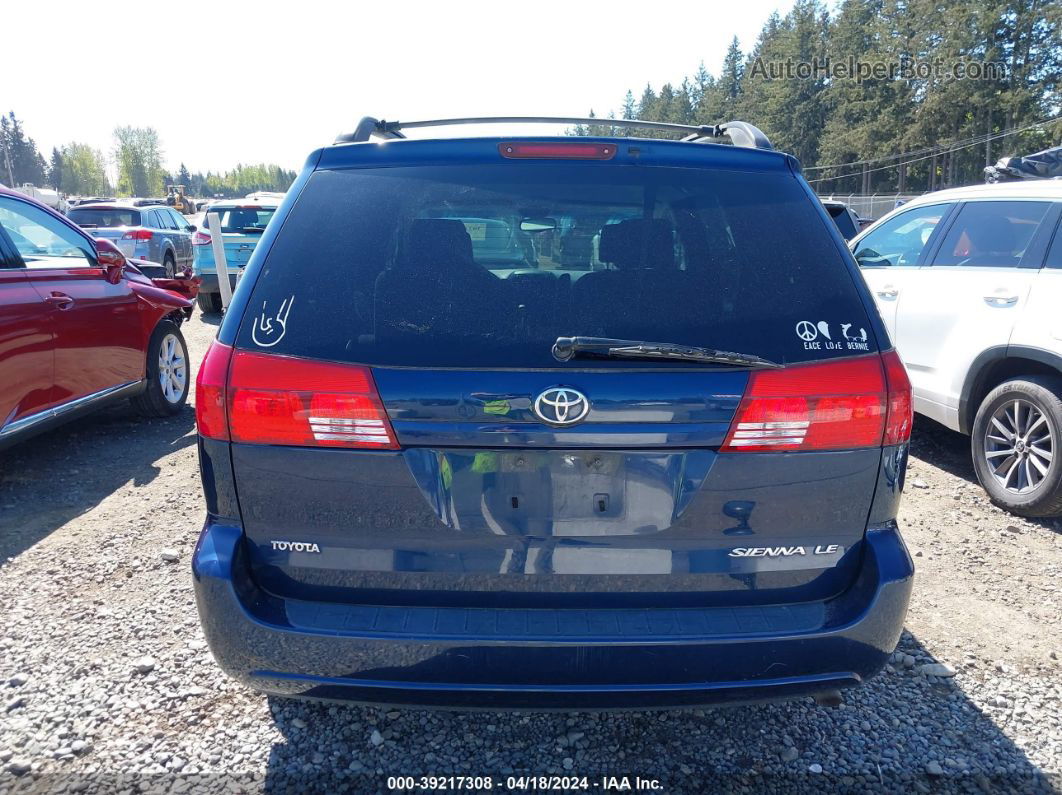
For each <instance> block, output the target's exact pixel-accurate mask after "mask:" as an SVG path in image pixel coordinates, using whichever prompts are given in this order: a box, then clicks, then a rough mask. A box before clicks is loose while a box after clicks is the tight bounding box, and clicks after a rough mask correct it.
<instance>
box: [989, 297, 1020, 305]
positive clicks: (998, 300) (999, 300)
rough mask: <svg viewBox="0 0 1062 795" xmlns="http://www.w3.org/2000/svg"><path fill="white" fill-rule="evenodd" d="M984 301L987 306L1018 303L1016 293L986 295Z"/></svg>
mask: <svg viewBox="0 0 1062 795" xmlns="http://www.w3.org/2000/svg"><path fill="white" fill-rule="evenodd" d="M985 303H986V304H988V305H989V306H1014V305H1015V304H1016V303H1018V296H1016V295H986V296H985Z"/></svg>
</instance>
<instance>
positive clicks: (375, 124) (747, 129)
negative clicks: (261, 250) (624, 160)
mask: <svg viewBox="0 0 1062 795" xmlns="http://www.w3.org/2000/svg"><path fill="white" fill-rule="evenodd" d="M457 124H586V125H597V126H605V127H623V128H627V129H637V130H661V131H666V132H674V133H685V135H684V137H683V138H682V140H683V141H686V142H688V143H705V142H709V141H715V140H717V139H719V138H729V139H730V142H731V143H732V144H734V146H744V147H749V148H752V149H774V147H773V146H771V141H770V139H769V138H768V137H767V136H766V135H765V134H764V133H763V131H762V130H761V129H760V128H759V127H756V126H755V125H752V124H749V123H748V122H745V121H728V122H726V123H725V124H708V125H695V124H672V123H671V122H663V121H642V120H640V119H595V118H582V117H578V116H482V117H470V118H464V119H429V120H425V121H407V122H399V121H383V120H381V119H374V118H373V117H372V116H366V117H365V118H363V119H362V120H361V121H360V122H358V126H357V127H356V128H355V129H354V131H353V132H349V133H342V134H340V135H339V136H337V137H336V140H335V143H337V144H348V143H362V142H365V141H368V140H370V139H371V138H373V137H374V136H375V137H376V138H382V139H385V140H387V139H395V138H405V137H406V136H404V135H403V134H402V130H411V129H415V128H418V127H449V126H453V125H457Z"/></svg>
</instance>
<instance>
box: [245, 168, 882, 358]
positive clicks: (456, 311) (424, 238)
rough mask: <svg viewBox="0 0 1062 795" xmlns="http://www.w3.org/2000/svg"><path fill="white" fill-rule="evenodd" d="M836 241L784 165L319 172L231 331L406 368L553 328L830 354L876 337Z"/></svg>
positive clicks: (503, 347)
mask: <svg viewBox="0 0 1062 795" xmlns="http://www.w3.org/2000/svg"><path fill="white" fill-rule="evenodd" d="M844 256H845V254H844V253H843V252H842V251H840V250H839V249H838V247H837V246H836V244H835V242H834V240H833V238H832V236H831V235H830V234H829V233H828V231H827V227H826V223H825V221H824V220H823V219H822V216H821V215H819V212H818V210H817V207H816V205H815V203H814V200H813V199H812V198H810V197H809V196H808V195H807V194H806V193H805V192H804V190H803V188H802V186H801V185H800V183H799V182H798V181H797V180H796V179H795V178H793V177H792V175H790V174H788V173H782V172H779V173H758V172H757V173H744V172H736V171H722V170H705V169H696V168H646V167H627V166H602V165H598V164H564V165H553V164H543V163H532V164H524V163H519V164H503V165H484V166H444V167H432V168H388V169H342V170H330V171H319V172H317V173H315V174H314V175H313V176H312V177H311V178H310V179H309V181H308V183H307V185H306V187H305V189H304V190H303V192H302V194H301V195H300V196H299V198H298V201H297V202H296V204H295V206H294V208H293V209H292V211H291V214H290V215H289V217H288V218H287V219H286V220H285V223H284V227H283V229H282V230H281V233H280V234H279V235H278V237H277V239H276V241H275V242H274V244H273V246H272V248H271V250H270V252H269V253H268V255H267V258H266V260H265V262H264V264H263V268H262V271H261V273H260V276H259V278H258V279H257V281H256V284H255V286H254V290H253V293H252V296H251V299H250V302H249V305H248V306H249V309H248V314H247V315H246V316H245V317H244V319H243V322H242V323H241V326H240V330H239V332H238V335H237V344H238V345H239V346H241V347H247V348H267V349H269V350H270V351H272V352H274V353H283V354H291V355H297V356H307V357H313V358H320V359H330V360H336V361H350V362H360V363H366V364H372V365H394V366H415V367H499V368H502V367H519V368H541V367H553V368H556V367H558V366H559V365H558V362H557V361H556V360H554V359H553V357H552V355H551V353H550V351H551V348H552V345H553V342H554V341H555V340H556V338H557V337H559V336H599V337H613V338H619V339H635V340H646V341H653V342H675V343H681V344H687V345H698V346H704V347H711V348H720V349H724V350H733V351H740V352H744V353H752V354H756V355H759V356H763V357H766V358H768V359H772V360H775V361H779V362H794V361H807V360H813V359H823V358H832V357H835V356H840V355H847V354H853V353H864V352H866V351H868V350H874V349H875V343H874V340H873V338H872V335H871V333H870V331H869V330H870V323H869V321H868V318H867V315H866V312H865V309H864V306H863V303H862V301H861V298H860V295H859V292H858V289H857V287H856V285H855V282H854V280H853V278H852V275H851V272H850V271H849V269H848V268H847V266H846V263H845V259H844ZM842 328H844V329H846V330H847V333H844V332H842ZM587 362H588V360H577V361H573V362H572V363H571V365H568V366H588V365H587ZM589 366H595V367H597V366H601V367H616V366H619V367H642V366H646V367H660V366H661V363H660V362H658V361H657V362H632V361H629V360H624V361H619V360H599V361H591V362H590V364H589ZM668 366H671V364H668ZM675 366H680V367H689V366H691V365H690V364H688V363H679V364H677V365H675ZM692 366H697V365H692Z"/></svg>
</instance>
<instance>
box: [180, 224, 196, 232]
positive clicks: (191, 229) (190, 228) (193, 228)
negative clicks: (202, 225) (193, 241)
mask: <svg viewBox="0 0 1062 795" xmlns="http://www.w3.org/2000/svg"><path fill="white" fill-rule="evenodd" d="M198 228H199V227H198V226H196V225H195V224H188V226H186V227H185V228H184V231H185V232H194V231H196V230H197V229H198Z"/></svg>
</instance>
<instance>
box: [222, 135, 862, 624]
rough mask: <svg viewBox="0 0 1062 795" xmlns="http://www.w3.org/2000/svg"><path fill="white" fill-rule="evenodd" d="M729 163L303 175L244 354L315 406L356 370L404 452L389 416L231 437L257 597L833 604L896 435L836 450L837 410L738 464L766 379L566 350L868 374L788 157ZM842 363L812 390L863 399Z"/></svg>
mask: <svg viewBox="0 0 1062 795" xmlns="http://www.w3.org/2000/svg"><path fill="white" fill-rule="evenodd" d="M686 148H687V149H689V147H686ZM491 149H493V147H491ZM494 151H496V150H494ZM713 157H716V156H715V155H713ZM495 160H496V161H500V160H501V159H500V158H495ZM643 163H644V161H643ZM711 166H712V164H711V163H706V164H705V165H704V166H696V165H694V166H691V167H685V168H674V167H671V168H652V167H646V166H645V165H644V164H643V165H640V166H638V167H626V168H625V167H622V165H621V164H619V163H565V164H558V163H552V162H550V163H511V162H489V163H486V164H483V165H464V166H439V167H418V168H400V167H398V168H386V169H365V168H344V169H335V170H325V171H319V172H317V173H315V174H314V175H313V176H312V177H311V178H310V179H309V182H308V184H307V186H306V188H305V189H304V191H303V193H302V195H301V196H300V197H299V200H298V203H297V204H296V205H295V207H294V209H293V210H292V212H291V215H290V216H289V217H288V218H287V219H286V220H285V226H284V229H283V234H281V235H280V236H279V237H278V238H277V240H276V241H275V243H274V244H273V245H272V247H271V250H270V252H269V254H268V256H267V257H266V258H265V260H264V262H263V263H262V266H261V268H260V269H259V270H258V272H256V273H252V274H250V275H249V278H251V279H253V280H254V281H255V284H254V287H253V293H252V295H251V298H250V301H249V304H248V306H249V309H248V314H247V315H246V316H245V318H244V319H243V322H242V324H241V326H240V329H239V332H238V334H237V336H236V340H235V347H236V349H237V350H236V356H237V357H239V356H241V355H245V356H250V357H272V358H271V359H270V360H269V361H271V362H273V364H272V365H271V366H272V367H275V370H272V372H275V373H284V372H285V371H287V370H288V369H289V368H293V369H291V372H295V371H297V370H299V367H298V366H297V364H293V363H298V362H303V361H307V360H308V361H312V362H317V363H320V364H322V365H323V366H327V367H333V368H339V369H338V370H336V373H337V375H336V376H335V379H333V378H332V377H330V376H329V377H328V378H316V379H309V381H307V383H305V384H300V385H295V386H293V385H292V384H290V383H288V384H286V385H285V386H284V388H285V389H290V390H294V391H292V393H291V394H296V393H297V394H298V395H299V396H301V397H297V398H292V399H295V400H305V401H309V402H307V404H306V405H311V403H312V405H324V404H322V403H320V402H319V401H320V400H321V399H322V398H320V396H318V397H314V396H313V395H314V394H316V393H317V392H318V391H320V392H321V394H326V393H329V394H330V393H331V392H332V391H335V390H339V391H342V387H341V386H337V384H339V383H341V382H342V381H343V378H344V376H343V368H351V370H350V372H355V371H357V370H358V368H364V372H367V373H368V374H369V376H370V377H371V381H370V383H371V389H375V390H377V391H378V395H379V401H380V404H381V406H382V407H383V411H384V412H385V415H382V416H383V420H382V422H383V425H386V426H389V427H388V428H387V432H388V433H390V434H392V436H391V437H389V438H390V439H392V440H393V441H394V442H395V445H394V446H396V447H397V448H399V449H394V450H388V449H379V446H378V445H374V444H373V443H372V439H373V438H374V437H373V436H372V434H374V433H376V432H377V431H376V430H373V428H377V427H378V426H375V425H372V423H374V422H376V421H375V420H369V421H367V422H369V423H370V424H369V425H365V424H364V422H366V421H365V420H349V421H347V420H343V421H328V422H333V423H334V422H339V423H340V424H339V425H338V426H337V425H335V424H332V425H329V424H327V422H325V421H323V420H321V419H320V418H317V419H314V418H313V417H311V418H310V420H309V422H310V424H311V426H312V431H313V434H312V436H311V437H309V438H310V439H311V441H309V442H308V443H301V444H296V445H283V444H277V443H275V442H276V439H275V438H272V437H270V435H269V433H265V432H264V433H263V435H262V437H261V438H242V439H241V440H240V441H239V442H235V443H234V444H233V450H232V452H233V459H232V460H233V466H234V469H235V475H236V482H237V490H238V494H239V499H240V505H241V511H242V518H243V521H244V528H245V533H246V536H247V540H248V549H249V552H250V556H251V560H252V562H253V566H254V573H255V576H256V577H257V578H258V580H259V582H260V584H261V585H262V586H263V587H265V588H267V589H268V590H270V591H272V592H275V593H279V594H282V595H287V596H300V597H306V598H325V599H331V600H337V601H361V602H366V601H372V602H376V603H382V602H399V603H428V604H438V603H447V602H450V603H468V604H484V603H492V604H500V605H515V604H529V605H547V604H554V605H588V604H589V605H600V604H610V605H624V604H631V605H633V604H652V605H667V604H750V603H751V604H755V603H765V602H768V601H771V602H776V601H779V600H782V601H800V600H810V599H820V598H825V597H826V596H829V595H832V594H835V593H838V592H839V591H841V590H843V589H844V588H845V587H846V586H847V585H848V584H849V583H850V581H851V579H852V577H853V575H854V572H855V570H856V567H857V565H858V560H859V555H860V551H861V547H860V544H861V541H862V538H863V534H864V531H865V527H866V520H867V514H868V510H869V507H870V503H871V499H872V497H873V493H874V487H875V483H876V479H877V475H878V470H879V465H880V460H881V450H880V433H879V435H878V437H877V440H874V439H873V438H871V440H870V442H867V441H866V439H865V438H864V439H863V441H861V442H859V443H858V444H855V443H853V444H848V443H847V441H846V437H845V436H844V432H843V428H842V426H843V424H844V422H845V421H847V420H848V419H852V417H853V416H854V415H852V410H851V406H849V405H848V404H845V403H843V401H840V402H834V403H830V404H828V405H830V406H832V407H833V409H832V411H833V414H832V415H831V416H832V420H833V421H834V422H835V424H834V425H833V426H831V428H832V431H831V432H832V433H833V437H831V439H832V441H831V443H830V444H825V445H820V446H818V447H815V446H812V447H806V446H802V442H803V441H804V439H805V435H806V437H807V439H808V440H812V439H820V440H821V439H822V438H826V437H825V436H823V435H822V433H823V432H820V431H815V430H814V429H808V428H807V427H806V425H805V427H790V426H789V425H786V424H784V423H783V424H781V425H777V426H776V425H771V424H769V423H768V424H767V425H765V424H764V423H756V422H754V420H755V419H756V418H755V417H754V416H753V417H751V420H753V422H751V423H750V422H748V420H749V419H750V416H744V417H743V419H744V420H746V422H744V423H743V424H742V426H741V428H742V429H741V430H740V433H738V435H737V436H736V437H730V443H729V447H726V446H725V444H726V443H727V440H728V435H729V434H730V433H731V431H732V430H733V428H732V426H735V417H736V415H737V413H738V412H739V409H740V407H741V406H742V396H743V395H745V393H746V391H747V389H748V387H749V383H750V379H752V378H756V377H758V375H757V374H758V373H761V372H766V371H765V370H756V369H755V368H749V367H744V366H731V365H726V364H719V363H710V362H695V361H673V360H662V359H646V358H629V357H607V358H601V357H583V356H576V357H574V358H572V359H570V360H568V361H559V360H558V359H557V358H556V357H555V356H554V355H553V353H552V347H553V345H554V343H555V341H556V340H557V338H558V337H563V336H576V335H586V336H600V337H609V338H620V339H625V340H637V341H652V342H670V343H680V344H682V345H687V346H694V345H696V346H702V347H710V348H716V349H724V350H729V351H738V352H743V353H749V354H755V355H756V356H759V357H763V358H765V359H768V360H771V361H773V362H776V363H778V364H781V365H785V366H786V368H787V369H788V370H790V371H792V370H794V368H795V369H800V368H804V369H803V370H800V371H801V372H820V371H819V370H816V369H815V368H816V367H818V366H820V365H829V366H842V367H847V366H848V363H851V364H852V366H853V367H856V368H857V369H858V368H859V367H862V368H863V369H864V371H866V367H867V365H866V363H867V362H870V364H869V367H870V371H873V370H874V368H875V367H878V366H879V362H878V357H877V356H876V352H877V343H876V341H875V339H874V334H873V329H872V324H871V323H870V321H869V319H868V316H867V314H866V310H865V308H864V306H865V304H864V302H863V301H862V300H861V296H860V294H859V292H858V290H857V287H856V284H855V282H854V280H853V278H852V276H851V273H850V271H849V269H848V268H847V267H846V264H845V262H844V260H843V256H844V255H843V253H842V252H841V251H840V250H839V249H838V247H837V245H836V244H835V242H834V238H833V237H832V236H831V235H830V234H829V233H828V232H827V228H826V221H825V219H824V218H823V217H822V216H821V215H820V214H819V212H818V211H817V210H816V208H815V206H814V203H813V200H812V199H811V198H810V197H809V196H808V194H807V193H806V192H805V190H804V188H803V187H802V185H801V184H800V182H799V181H798V179H797V178H796V177H794V176H793V174H792V173H791V172H790V171H789V169H788V168H787V167H785V165H784V161H782V160H781V158H780V157H778V156H774V155H766V154H765V159H764V162H762V163H759V162H757V165H756V167H748V168H746V169H744V170H742V169H723V168H713V167H711ZM765 217H769V218H771V219H772V221H771V225H770V226H769V227H766V228H765V227H764V224H763V219H764V218H765ZM496 225H504V227H505V229H506V230H507V233H508V234H510V235H511V237H512V239H513V240H514V241H516V242H517V245H516V246H509V247H506V250H505V251H504V252H502V254H501V255H497V252H495V251H494V250H493V247H488V246H477V245H476V240H475V237H474V235H475V234H480V233H481V232H482V229H483V228H484V227H487V228H490V227H493V226H496ZM515 248H519V250H520V251H521V252H524V253H523V254H522V256H523V257H524V262H523V266H522V267H519V268H515V269H514V268H513V257H512V250H514V249H515ZM859 362H863V364H862V365H860V364H859ZM270 371H271V370H270V368H268V367H267V368H264V369H263V368H259V369H258V370H257V372H258V373H262V372H267V373H268V372H270ZM240 372H250V371H249V370H246V371H244V370H238V368H237V367H235V366H234V368H233V375H232V381H233V382H232V383H231V384H230V392H231V390H233V389H238V388H240V387H241V386H246V387H253V388H259V387H262V386H269V384H262V383H257V382H256V383H253V384H251V383H243V384H241V383H240V381H241V378H242V376H240V375H239V373H240ZM772 372H786V371H784V370H774V371H772ZM823 372H826V371H823ZM847 372H848V371H847V370H845V371H844V372H842V371H840V370H829V371H828V372H827V373H826V375H825V376H820V377H819V380H820V381H821V383H819V384H817V386H816V387H815V388H816V389H818V390H819V391H820V392H821V393H823V394H827V395H830V394H833V393H845V390H846V389H847V388H848V387H847V386H846V384H847V383H849V381H850V379H849V377H848V375H847ZM256 377H257V378H261V377H262V376H260V375H259V376H256ZM268 377H271V376H267V379H268ZM276 377H277V378H280V379H281V380H284V377H283V376H280V375H277V376H276ZM805 380H807V379H805ZM771 399H772V400H776V401H777V400H783V398H771ZM315 401H317V402H315ZM822 405H827V404H822ZM783 408H784V407H783ZM845 412H848V413H847V414H846V413H845ZM310 414H311V415H312V414H313V412H312V411H310ZM562 414H563V416H561V415H562ZM573 418H574V419H573ZM304 421H305V420H304ZM344 422H345V423H347V424H346V425H343V424H342V423H344ZM322 423H324V424H322ZM797 426H799V422H798V423H797ZM735 427H736V426H735ZM336 428H338V432H336ZM366 429H369V430H366ZM838 429H840V430H838ZM735 432H736V431H735ZM380 433H383V431H380ZM364 434H368V436H365V435H364ZM359 438H361V439H369V443H368V446H367V447H365V446H362V449H357V448H358V447H359V443H358V442H357V439H359ZM735 438H736V439H738V441H737V442H735V441H734V439H735ZM337 439H339V440H340V441H339V442H338V444H345V442H343V441H342V440H343V439H351V440H354V441H352V442H351V444H352V445H353V446H354V449H343V448H342V447H337V446H336V444H337V441H336V440H337ZM742 439H744V441H741V440H742ZM779 439H782V440H783V441H782V442H779V441H778V440H779ZM313 440H319V441H320V442H321V443H320V444H317V443H315V441H313ZM787 443H788V446H787ZM779 445H780V446H779ZM374 448H375V449H374Z"/></svg>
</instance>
